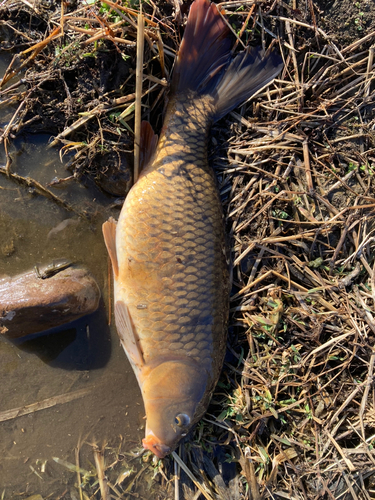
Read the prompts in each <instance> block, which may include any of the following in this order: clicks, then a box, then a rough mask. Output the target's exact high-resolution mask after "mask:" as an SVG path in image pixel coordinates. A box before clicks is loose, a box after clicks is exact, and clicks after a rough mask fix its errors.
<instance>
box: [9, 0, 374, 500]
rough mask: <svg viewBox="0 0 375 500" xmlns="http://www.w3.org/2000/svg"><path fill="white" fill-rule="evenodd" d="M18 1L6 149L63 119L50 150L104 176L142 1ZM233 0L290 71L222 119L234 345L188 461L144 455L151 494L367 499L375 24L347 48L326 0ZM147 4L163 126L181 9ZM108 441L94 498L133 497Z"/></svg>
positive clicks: (216, 150)
mask: <svg viewBox="0 0 375 500" xmlns="http://www.w3.org/2000/svg"><path fill="white" fill-rule="evenodd" d="M14 3H15V4H16V6H17V7H14V6H12V2H7V1H5V2H4V1H3V2H2V3H1V5H0V14H1V17H2V19H3V21H2V27H3V29H4V26H7V27H8V28H7V29H10V30H13V31H14V32H15V33H13V35H12V39H13V40H14V39H16V40H17V44H18V46H19V44H22V47H21V48H22V51H21V52H19V49H18V55H17V56H15V57H14V58H13V61H12V63H11V65H10V67H9V68H8V71H7V73H6V75H8V76H9V78H10V79H11V78H14V76H15V75H16V74H20V75H21V76H22V79H21V80H18V81H17V82H16V83H14V81H15V80H14V79H13V80H11V81H9V84H11V86H10V87H9V86H8V88H6V87H4V85H3V88H2V90H1V94H0V95H1V99H2V103H7V104H9V103H16V106H15V113H14V115H13V117H12V119H11V120H10V121H9V123H8V125H7V126H6V127H5V128H4V130H3V132H2V141H3V143H4V145H5V147H6V148H7V147H8V146H7V145H8V143H9V141H10V140H11V138H12V136H13V135H14V134H17V133H18V132H19V131H20V130H22V129H25V128H27V127H32V126H33V124H36V125H38V126H39V127H42V128H43V127H45V126H46V124H49V125H50V124H51V121H52V122H53V125H54V127H55V132H56V139H55V141H54V143H53V144H54V145H56V146H57V145H59V146H60V147H62V152H64V151H66V150H67V149H69V150H74V158H73V159H72V161H71V163H70V168H71V170H72V175H74V176H75V177H78V178H79V177H80V176H82V175H87V174H91V175H96V176H97V175H99V173H100V172H99V171H100V168H102V167H100V165H103V163H100V162H99V164H98V163H95V161H94V159H95V158H98V156H101V155H102V156H101V157H102V159H103V155H107V156H104V158H106V157H108V155H110V154H112V153H111V152H113V151H116V155H117V156H116V158H117V160H116V161H115V166H116V168H117V169H120V168H121V164H122V163H123V160H122V159H121V158H122V156H121V155H122V154H123V152H124V151H129V150H131V149H132V145H131V144H132V137H133V136H132V132H133V126H134V125H133V124H134V121H133V118H134V108H135V101H136V99H135V93H134V92H135V90H134V89H135V62H136V53H135V50H136V49H135V40H136V36H137V29H136V21H137V14H138V12H137V9H134V8H132V7H131V5H130V4H127V3H124V2H122V3H121V2H119V3H116V4H115V3H112V2H110V1H107V2H106V4H103V3H102V4H100V3H98V2H96V3H91V2H87V3H85V2H82V3H80V4H79V5H75V6H72V5H71V6H67V4H62V5H61V6H59V7H58V8H57V9H56V13H55V14H53V15H50V13H46V12H45V11H42V4H40V5H39V4H38V5H37V4H31V3H29V2H28V1H26V0H22V2H19V3H16V2H14ZM358 3H359V2H358ZM221 5H222V7H223V8H224V9H225V10H226V13H227V15H228V16H229V21H230V23H231V27H232V29H233V31H234V32H235V33H237V36H238V38H237V40H238V41H237V45H238V46H239V47H240V46H241V45H242V44H245V45H246V44H247V43H249V42H250V43H251V44H255V43H257V44H259V43H263V44H265V45H266V46H268V45H269V44H270V43H273V44H275V45H278V46H279V49H280V51H281V53H282V56H283V59H284V62H285V67H284V70H283V72H282V73H281V75H280V76H279V78H278V79H276V81H275V82H274V83H273V84H272V85H270V86H269V88H267V89H265V90H263V91H260V92H259V93H258V95H256V96H255V97H253V98H252V99H251V101H250V102H249V103H248V104H246V105H244V106H242V108H241V109H240V110H236V111H235V112H232V113H231V115H230V116H228V117H226V118H225V119H224V120H222V121H221V122H220V123H219V124H217V125H216V126H215V128H214V130H213V139H212V144H211V149H210V151H211V161H212V164H213V165H214V167H215V168H216V171H217V174H218V179H219V184H220V189H221V193H222V199H223V206H224V212H225V215H226V220H227V228H228V234H229V235H230V239H231V245H232V257H233V293H232V297H231V313H230V314H231V315H230V325H229V342H228V355H227V358H226V362H225V366H224V370H223V374H222V377H221V379H220V382H219V386H218V388H217V391H216V393H215V394H214V397H213V401H212V404H211V406H210V408H209V411H208V413H207V415H206V416H205V417H204V418H203V420H202V421H201V422H200V424H199V425H198V426H197V428H196V430H195V432H194V436H192V437H190V440H189V441H188V442H186V443H185V444H184V445H183V446H182V447H181V448H180V450H179V454H180V457H181V458H182V462H181V461H180V459H179V457H178V456H177V455H174V457H175V460H172V459H167V460H165V461H164V464H161V463H154V464H153V465H150V464H146V465H145V464H144V465H143V467H146V468H147V469H149V468H152V470H153V475H155V476H156V478H157V479H158V480H159V482H160V483H161V486H162V487H161V488H157V493H154V495H155V498H156V497H157V498H172V497H173V495H174V497H175V498H189V499H190V498H191V499H198V498H203V497H205V498H208V499H214V498H218V499H226V500H237V499H238V500H239V499H244V498H251V499H254V500H260V499H266V498H270V499H271V498H272V499H282V498H287V499H293V500H296V499H298V500H300V499H311V500H312V499H355V500H357V499H361V500H362V499H366V500H369V499H370V498H374V497H375V484H374V472H375V454H374V450H373V443H374V439H375V412H374V404H375V393H374V384H373V377H374V362H375V351H374V339H375V317H374V314H375V308H374V305H375V257H374V255H375V254H374V247H375V244H374V242H375V218H374V211H375V131H374V129H375V115H374V95H375V94H374V69H375V61H374V46H373V44H374V42H375V32H374V31H371V30H368V31H366V30H365V29H363V30H362V31H358V37H357V39H356V40H355V41H352V43H350V44H347V45H342V44H340V40H335V38H334V36H333V34H332V33H326V32H325V31H324V29H323V28H321V26H322V18H323V15H322V14H323V13H322V12H321V11H320V10H319V8H318V6H317V5H316V3H314V1H313V0H307V1H303V2H302V1H300V0H298V1H297V0H294V1H289V2H288V1H282V0H275V1H263V2H261V1H260V2H258V3H257V4H254V3H253V2H226V3H223V4H221ZM15 8H17V9H18V11H17V13H16V14H17V15H15V11H12V10H11V9H15ZM372 9H373V7H372ZM143 12H144V19H145V30H144V38H145V53H144V66H143V77H144V80H143V96H142V106H143V118H147V119H150V120H151V122H152V123H153V125H154V126H155V127H156V129H158V128H160V125H161V120H162V118H161V113H162V105H163V101H164V97H165V92H166V89H167V81H168V78H169V74H170V72H171V67H172V63H173V55H174V53H175V51H176V50H177V49H178V44H179V25H180V21H181V20H182V18H183V14H184V13H185V12H184V11H183V12H181V10H180V5H179V4H178V2H177V0H176V5H174V8H173V9H172V7H171V5H167V4H166V5H164V4H162V3H160V4H159V3H157V4H154V3H153V1H152V0H150V2H149V3H145V4H143ZM6 15H8V16H9V18H8V20H6V21H4V19H6ZM21 15H22V16H26V17H27V16H29V19H31V20H32V22H33V23H35V22H36V20H39V22H40V23H41V25H43V26H44V28H45V30H46V33H47V35H46V34H44V35H43V37H42V38H41V31H38V30H37V29H35V30H34V31H33V30H30V31H28V32H27V33H26V32H23V31H22V30H21V27H20V26H19V25H17V23H16V22H15V18H16V17H17V16H21ZM31 24H32V23H31ZM25 46H26V47H27V48H25ZM105 54H106V55H105ZM109 57H110V58H112V59H111V60H112V61H113V62H112V63H110V62H109V61H110V59H109ZM88 60H89V61H90V63H89V64H88V63H87V61H88ZM118 64H119V66H118ZM90 65H91V66H90ZM120 67H122V68H123V75H122V77H121V78H120V80H121V81H118V78H117V76H118V73H119V72H120V71H122V70H120V69H119V68H120ZM88 68H89V69H90V68H91V70H90V71H91V73H90V71H89V70H88ZM103 68H105V69H104V70H103ZM89 74H92V75H93V76H94V79H93V80H91V81H89V78H88V77H87V75H89ZM69 78H70V80H69ZM95 79H96V80H95ZM6 80H7V76H5V77H4V80H3V83H4V84H5V83H6ZM68 80H69V81H68ZM100 81H101V83H100ZM51 82H52V85H55V87H56V88H55V89H54V92H55V93H54V94H53V93H52V90H51V89H50V87H51ZM98 82H99V85H97V84H98ZM95 84H96V85H97V87H96V88H95ZM48 89H50V90H48ZM46 92H47V95H46ZM48 92H49V93H48ZM58 92H60V95H59V94H58ZM51 95H54V96H55V97H54V100H51V98H50V96H51ZM38 103H39V106H38ZM35 110H37V112H35ZM51 117H52V118H51ZM10 160H11V158H10V157H8V164H7V165H6V166H5V167H4V169H3V173H6V174H7V175H12V170H11V161H10ZM104 163H105V162H104ZM98 165H99V166H98ZM101 173H103V171H102V172H101ZM104 174H105V170H104ZM42 194H43V193H42ZM95 453H96V455H95V463H96V467H97V470H98V471H99V472H98V481H99V483H96V486H95V484H94V486H90V489H88V490H87V492H89V493H90V494H91V495H93V497H95V498H99V495H101V496H102V497H103V498H133V497H137V493H134V491H135V490H132V488H133V486H134V485H136V484H137V481H142V474H140V473H142V471H143V472H144V469H140V472H138V473H137V474H136V475H135V476H134V475H133V476H132V480H131V482H129V481H130V479H129V477H128V476H130V475H131V474H128V475H126V471H125V472H123V471H122V470H120V469H118V468H116V466H117V465H121V464H122V466H123V465H124V463H125V455H124V454H121V452H120V451H119V450H117V451H116V452H114V451H113V449H112V451H110V450H109V449H107V450H106V451H105V452H104V455H106V453H107V456H106V457H104V458H103V456H102V455H101V454H100V452H99V451H98V450H96V452H95ZM112 454H114V455H115V456H116V459H115V460H112ZM134 460H138V461H139V459H132V461H134ZM143 460H145V457H144V458H143ZM146 460H147V456H146ZM180 467H181V468H180ZM186 467H187V468H188V474H190V478H189V477H188V475H187V474H186V472H184V469H186ZM130 468H131V466H129V468H128V469H126V470H130ZM104 471H105V474H104ZM76 472H77V469H76ZM144 473H145V472H144ZM121 474H123V476H121ZM120 477H121V478H122V479H121V480H119V478H120ZM116 478H117V479H116ZM192 479H193V481H192ZM116 481H117V484H115V483H116ZM154 483H155V484H154ZM154 483H153V488H154V487H155V485H156V482H154ZM85 485H87V484H86V483H85ZM79 491H80V495H81V498H82V495H83V493H82V488H79ZM85 491H86V490H85ZM100 491H101V493H100ZM95 492H96V493H95ZM95 495H96V496H95ZM84 496H85V498H86V497H87V494H86V493H84ZM141 496H142V495H141Z"/></svg>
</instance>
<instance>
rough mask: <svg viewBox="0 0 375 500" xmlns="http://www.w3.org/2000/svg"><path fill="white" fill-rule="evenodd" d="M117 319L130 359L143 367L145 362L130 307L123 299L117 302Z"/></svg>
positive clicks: (120, 334)
mask: <svg viewBox="0 0 375 500" xmlns="http://www.w3.org/2000/svg"><path fill="white" fill-rule="evenodd" d="M115 320H116V328H117V333H118V335H119V337H120V342H121V345H122V347H123V348H124V350H125V352H126V354H127V356H128V358H129V360H130V361H131V363H133V364H134V365H135V366H136V368H138V369H140V368H142V366H144V364H145V362H144V359H143V354H142V351H141V348H140V346H139V339H138V338H137V336H136V334H135V332H134V329H133V324H132V320H131V318H130V314H129V309H128V307H127V305H126V304H124V302H122V301H117V302H116V304H115Z"/></svg>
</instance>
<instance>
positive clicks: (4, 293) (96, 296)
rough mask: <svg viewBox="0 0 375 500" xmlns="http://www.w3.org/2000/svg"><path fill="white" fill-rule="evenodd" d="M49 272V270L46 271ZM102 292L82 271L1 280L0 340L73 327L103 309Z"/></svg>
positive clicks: (36, 273) (61, 269)
mask: <svg viewBox="0 0 375 500" xmlns="http://www.w3.org/2000/svg"><path fill="white" fill-rule="evenodd" d="M46 269H49V266H48V267H47V268H46ZM99 300H100V290H99V287H98V285H97V283H96V281H95V279H94V278H93V276H92V275H91V274H90V273H89V272H88V271H87V270H86V269H85V268H82V267H76V266H73V267H67V266H65V267H64V266H61V265H60V267H59V266H57V267H56V268H55V272H54V273H50V272H47V273H46V272H43V273H40V272H39V270H38V269H35V270H33V271H29V272H26V273H23V274H19V275H17V276H14V277H13V278H4V279H2V280H0V336H1V335H3V336H5V337H7V338H10V339H16V338H20V337H24V336H26V335H30V334H32V333H38V332H42V331H44V330H48V329H50V328H54V327H56V326H60V325H63V324H65V323H70V322H71V321H74V320H76V319H78V318H81V317H82V316H85V315H87V314H90V313H92V312H94V311H96V309H97V308H98V306H99Z"/></svg>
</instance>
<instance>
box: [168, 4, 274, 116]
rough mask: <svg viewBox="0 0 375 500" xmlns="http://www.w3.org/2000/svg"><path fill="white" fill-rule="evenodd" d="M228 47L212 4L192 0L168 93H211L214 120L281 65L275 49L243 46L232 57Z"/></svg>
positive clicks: (223, 25)
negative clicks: (268, 51)
mask: <svg viewBox="0 0 375 500" xmlns="http://www.w3.org/2000/svg"><path fill="white" fill-rule="evenodd" d="M231 46H232V40H231V36H230V30H229V28H228V26H227V25H226V23H225V22H224V20H223V19H222V17H221V15H220V14H219V12H218V9H217V7H216V5H215V4H213V3H210V2H209V0H195V1H194V2H193V4H192V6H191V8H190V12H189V17H188V21H187V24H186V29H185V34H184V37H183V40H182V42H181V47H180V50H179V52H178V55H177V58H176V63H175V68H174V72H173V79H172V92H175V93H177V94H179V93H183V92H187V91H189V90H190V91H195V92H198V93H199V94H200V95H211V96H212V97H213V99H214V103H215V109H216V112H215V115H214V116H213V120H214V121H216V120H219V119H220V118H222V117H223V116H224V115H226V114H227V113H229V111H231V110H232V109H233V108H235V107H236V106H238V105H239V104H240V103H241V102H243V101H244V100H246V99H248V98H249V97H250V96H251V95H252V94H254V93H255V92H257V91H258V90H259V89H260V88H262V87H264V86H265V85H267V84H268V83H269V82H270V81H271V80H273V79H274V78H275V76H276V75H277V74H278V73H279V72H280V70H281V68H282V66H283V64H282V60H281V58H280V56H278V55H277V54H276V53H275V52H272V53H271V54H269V55H267V56H266V55H265V54H264V52H263V51H262V50H261V49H247V50H245V51H243V52H240V53H239V54H238V55H237V56H235V57H234V58H233V57H232V55H231Z"/></svg>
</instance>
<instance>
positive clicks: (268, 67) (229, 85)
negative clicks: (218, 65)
mask: <svg viewBox="0 0 375 500" xmlns="http://www.w3.org/2000/svg"><path fill="white" fill-rule="evenodd" d="M282 68H283V62H282V59H281V57H280V56H279V55H278V54H276V52H271V53H270V54H267V55H266V54H265V53H264V51H263V50H262V49H261V48H259V47H251V48H248V49H247V50H244V51H243V52H240V53H239V54H238V55H237V56H236V57H234V59H232V60H231V61H230V63H229V64H228V66H227V67H226V69H225V72H224V74H223V77H222V78H221V80H220V82H219V83H218V85H217V87H216V89H215V93H214V97H215V109H216V112H215V116H214V121H216V120H219V119H220V118H222V117H223V116H225V115H226V114H227V113H229V111H231V110H232V109H233V108H235V107H236V106H238V105H239V104H241V103H242V102H244V101H245V100H246V99H249V97H251V96H252V95H253V94H255V92H258V90H259V89H261V88H262V87H265V86H266V85H267V84H268V83H270V82H271V81H272V80H273V79H274V78H275V77H276V75H277V74H278V73H280V71H281V69H282Z"/></svg>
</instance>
